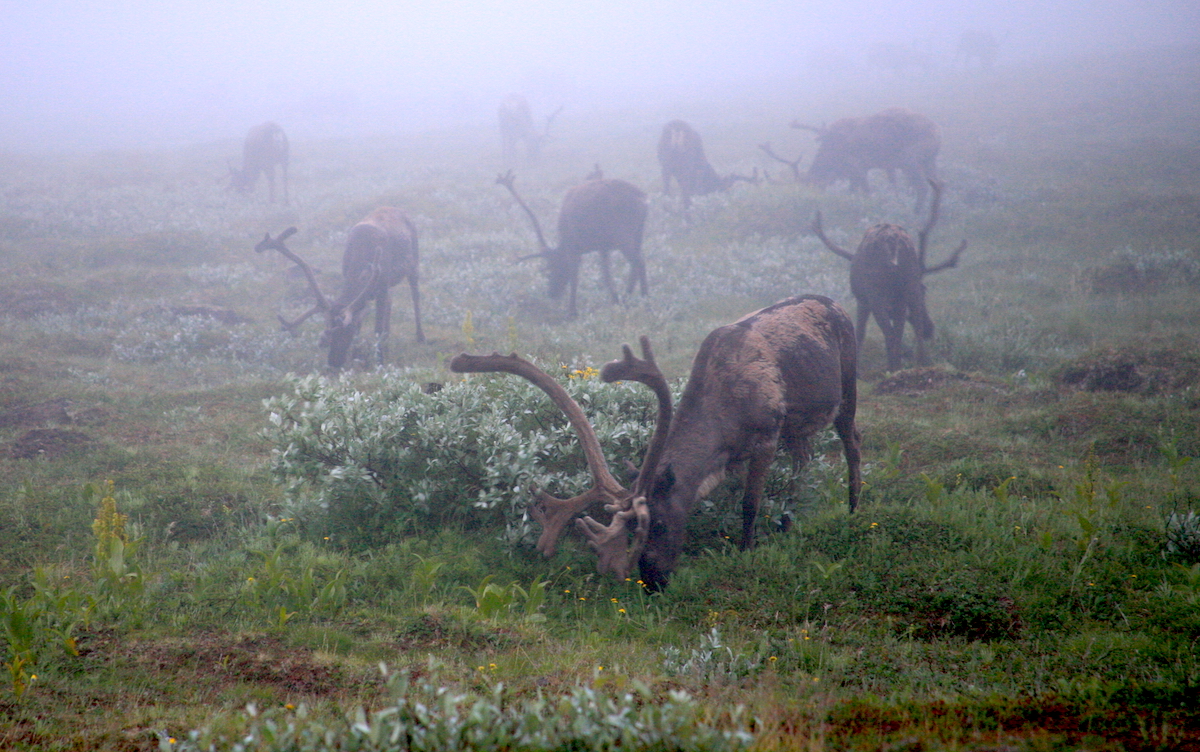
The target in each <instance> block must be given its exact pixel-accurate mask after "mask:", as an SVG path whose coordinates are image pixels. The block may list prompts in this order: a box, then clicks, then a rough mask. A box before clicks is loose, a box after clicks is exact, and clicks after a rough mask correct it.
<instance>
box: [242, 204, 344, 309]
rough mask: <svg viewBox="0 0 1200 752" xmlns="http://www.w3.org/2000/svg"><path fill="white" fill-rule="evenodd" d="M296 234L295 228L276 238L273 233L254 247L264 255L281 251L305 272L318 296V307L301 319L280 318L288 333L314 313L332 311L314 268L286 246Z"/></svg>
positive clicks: (256, 251)
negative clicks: (287, 241)
mask: <svg viewBox="0 0 1200 752" xmlns="http://www.w3.org/2000/svg"><path fill="white" fill-rule="evenodd" d="M295 234H296V228H295V227H289V228H287V229H286V230H284V231H283V232H281V233H279V235H278V236H277V237H275V238H272V237H271V233H269V232H268V233H267V234H266V235H265V236H264V237H263V239H262V240H260V241H259V242H258V244H257V245H255V246H254V252H255V253H262V252H263V251H266V250H272V251H279V252H280V253H281V254H283V255H284V256H285V257H286V258H288V259H289V260H291V262H292V263H294V264H295V265H296V266H298V267H300V270H301V271H302V272H304V276H305V277H306V278H307V279H308V284H309V286H310V287H311V288H312V291H313V293H315V294H316V296H317V303H316V305H315V306H313V307H312V308H311V309H310V310H308V311H307V312H306V313H304V315H302V316H301V317H300V318H298V319H296V320H295V321H291V322H289V321H287V320H286V319H284V318H283V316H280V317H279V323H280V324H283V328H284V329H286V330H288V331H292V330H293V329H295V328H296V327H297V326H299V325H300V324H302V323H303V322H305V321H307V320H308V318H309V317H310V316H312V315H313V314H314V313H316V312H317V311H326V312H327V311H329V309H330V303H329V298H326V297H325V293H323V292H321V286H320V285H318V284H317V275H316V274H315V273H314V272H313V270H312V267H310V266H309V265H308V264H307V263H305V261H304V259H302V258H300V257H299V256H297V255H296V254H295V253H293V252H292V249H290V248H288V247H287V246H286V245H285V244H284V241H285V240H287V239H288V238H290V237H291V236H293V235H295Z"/></svg>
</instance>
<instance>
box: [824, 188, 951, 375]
mask: <svg viewBox="0 0 1200 752" xmlns="http://www.w3.org/2000/svg"><path fill="white" fill-rule="evenodd" d="M930 184H931V185H932V186H933V203H932V206H931V207H930V210H929V221H928V222H926V223H925V226H924V227H923V228H921V231H920V232H919V233H918V235H917V237H918V241H917V244H916V245H915V246H914V244H913V239H912V236H911V235H909V234H908V231H907V230H905V229H904V228H903V227H900V226H899V225H892V224H878V225H875V226H874V227H872V228H871V229H869V230H867V233H866V235H864V236H863V239H862V241H861V242H860V243H859V244H858V250H857V251H856V252H854V253H849V252H847V251H845V250H844V249H842V248H841V247H839V246H837V245H836V244H834V243H833V242H832V241H831V240H830V239H829V238H827V237H825V232H824V231H823V230H822V228H821V213H820V212H817V216H816V218H815V219H814V220H813V224H812V231H813V233H814V234H815V235H816V236H817V237H818V238H820V239H821V242H822V243H824V244H825V247H826V248H828V249H829V250H831V251H833V252H834V253H836V254H837V255H839V256H841V257H842V258H844V259H848V260H849V261H850V292H851V293H852V294H853V295H854V299H855V301H857V303H858V311H857V319H858V320H857V322H856V325H855V329H854V332H855V339H856V341H857V342H858V347H859V348H861V347H862V343H863V338H864V337H865V336H866V333H867V319H868V318H869V317H871V316H874V317H875V323H876V324H878V325H879V329H880V331H882V332H883V341H884V346H885V348H886V349H887V364H888V365H887V367H888V370H889V371H895V370H898V369H899V368H900V359H901V353H902V346H901V345H902V340H903V338H904V323H905V322H906V321H907V322H908V323H910V324H912V328H913V332H914V334H915V335H916V339H917V362H918V363H919V364H921V365H924V364H926V363H928V357H927V355H926V353H925V343H926V342H928V341H931V340H932V339H933V319H931V318H930V317H929V309H928V308H927V307H926V305H925V283H924V282H923V281H922V278H924V277H925V275H927V274H933V273H935V272H940V271H942V270H943V269H950V268H952V267H954V266H956V265H957V264H958V257H959V256H961V255H962V252H963V251H964V250H966V248H967V241H965V240H964V241H963V242H962V243H961V244H960V245H959V246H958V248H957V249H955V251H954V253H952V254H951V255H950V258H948V259H947V260H945V261H943V262H942V263H940V264H938V265H937V266H926V265H925V251H926V248H927V246H928V242H929V233H930V232H931V231H932V230H933V226H934V224H935V223H936V222H937V216H938V208H939V206H940V205H941V202H942V187H941V184H940V183H937V182H934V181H930Z"/></svg>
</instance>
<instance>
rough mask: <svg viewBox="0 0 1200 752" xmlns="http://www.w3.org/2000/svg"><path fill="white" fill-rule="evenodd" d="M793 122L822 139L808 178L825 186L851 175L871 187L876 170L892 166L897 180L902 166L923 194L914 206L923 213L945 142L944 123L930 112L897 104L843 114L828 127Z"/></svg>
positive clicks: (853, 181)
mask: <svg viewBox="0 0 1200 752" xmlns="http://www.w3.org/2000/svg"><path fill="white" fill-rule="evenodd" d="M792 127H793V128H802V129H804V130H810V131H813V132H814V133H816V134H817V140H818V141H819V142H820V146H819V147H818V149H817V153H816V156H814V157H813V162H812V165H810V166H809V168H808V175H807V180H808V182H810V183H815V184H816V185H818V186H820V187H822V188H825V187H827V186H829V185H830V184H832V183H834V182H836V181H838V180H846V181H848V182H849V183H850V189H851V190H859V191H862V192H863V193H870V185H869V184H868V182H867V173H868V172H869V171H870V170H873V169H881V170H884V171H886V172H887V175H888V180H889V181H892V182H895V171H896V170H899V171H900V172H901V173H903V174H904V177H905V178H907V179H908V182H909V184H910V185H911V186H912V188H913V191H914V192H915V193H916V194H917V205H916V208H915V209H914V210H913V211H914V212H916V213H918V214H919V213H920V212H921V210H922V209H923V208H924V207H925V197H926V193H927V191H928V183H929V181H931V180H935V179H936V177H937V155H938V152H939V151H940V150H941V148H942V139H941V135H940V133H939V132H938V127H937V126H936V125H935V124H934V123H933V121H932V120H930V119H929V118H927V117H925V116H924V115H918V114H917V113H915V112H911V111H909V110H906V109H904V108H902V107H893V108H891V109H887V110H884V111H882V112H879V113H876V114H874V115H870V116H868V117H861V118H842V119H841V120H836V121H834V122H833V124H832V125H829V126H827V127H820V128H818V127H816V126H812V125H804V124H802V123H800V122H793V123H792Z"/></svg>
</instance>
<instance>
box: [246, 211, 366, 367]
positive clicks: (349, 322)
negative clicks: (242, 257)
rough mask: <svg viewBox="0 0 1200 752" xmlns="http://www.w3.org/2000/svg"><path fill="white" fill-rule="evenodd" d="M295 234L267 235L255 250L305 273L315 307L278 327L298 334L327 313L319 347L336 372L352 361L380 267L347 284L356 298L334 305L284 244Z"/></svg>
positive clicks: (291, 229)
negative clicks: (303, 326)
mask: <svg viewBox="0 0 1200 752" xmlns="http://www.w3.org/2000/svg"><path fill="white" fill-rule="evenodd" d="M295 234H296V228H295V227H289V228H287V229H286V230H284V231H283V232H281V233H279V236H278V237H275V238H272V237H271V234H270V233H267V234H266V237H264V238H263V239H262V240H261V241H259V243H258V245H256V246H254V250H255V251H256V252H258V253H262V252H263V251H265V250H268V249H270V250H275V251H278V252H279V253H281V254H283V255H284V256H285V257H287V258H288V259H290V260H291V261H292V262H293V263H294V264H296V266H298V267H300V270H301V271H303V272H304V276H305V278H306V279H308V284H309V287H310V288H312V291H313V293H314V295H315V296H316V298H317V300H316V303H315V304H314V305H313V307H312V308H310V309H309V310H308V311H306V312H304V313H303V314H301V315H300V317H298V318H296V319H294V320H292V321H288V320H287V319H285V318H284V317H283V316H280V317H279V323H280V324H281V325H282V326H283V329H284V330H285V331H288V332H295V331H296V329H297V328H298V327H299V326H300V324H302V323H304V322H305V321H307V320H308V319H309V318H310V317H311V316H312V315H313V314H315V313H324V314H325V331H324V332H322V333H321V340H320V345H321V347H323V348H326V347H327V348H329V358H328V361H327V362H328V364H329V367H330V368H331V369H334V370H336V369H339V368H342V367H343V366H345V365H346V362H347V361H348V360H349V359H350V346H351V344H353V342H354V338H355V337H356V336H357V335H358V330H359V327H360V325H361V324H362V319H363V315H364V313H365V312H366V308H365V307H364V306H362V305H360V304H361V303H362V301H363V300H364V299H365V298H366V296H367V294H368V292H370V290H371V288H372V287H373V285H374V281H375V278H376V277H377V276H378V274H379V264H378V262H376V263H375V264H372V265H371V266H369V267H367V268H365V269H363V270H362V271H361V272H360V274H359V276H358V278H357V279H354V280H350V279H347V280H346V292H350V291H352V290H353V291H355V294H354V295H353V297H350V296H348V295H347V294H346V293H343V295H342V298H341V299H339V300H337V301H331V300H330V299H329V298H327V297H326V296H325V293H323V292H321V286H320V285H318V284H317V276H316V273H315V272H313V270H312V267H310V266H309V265H308V263H306V262H305V261H304V259H302V258H300V257H299V256H297V255H296V254H295V253H294V252H292V250H291V249H290V248H288V247H287V245H285V243H284V241H286V240H287V239H288V238H290V237H291V236H292V235H295Z"/></svg>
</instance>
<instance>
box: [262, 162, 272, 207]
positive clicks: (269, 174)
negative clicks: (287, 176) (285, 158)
mask: <svg viewBox="0 0 1200 752" xmlns="http://www.w3.org/2000/svg"><path fill="white" fill-rule="evenodd" d="M264 172H266V173H267V203H268V204H273V203H275V166H274V165H271V166H269V167H267V169H266V170H264Z"/></svg>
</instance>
